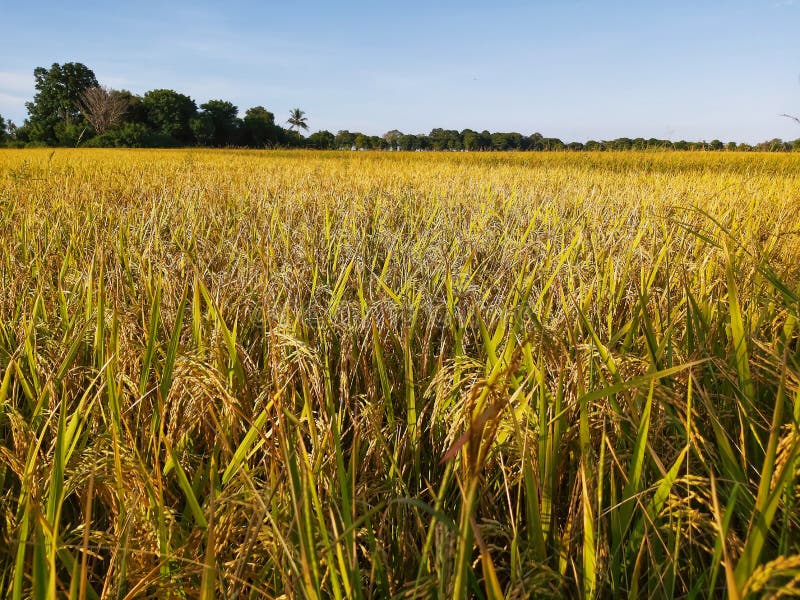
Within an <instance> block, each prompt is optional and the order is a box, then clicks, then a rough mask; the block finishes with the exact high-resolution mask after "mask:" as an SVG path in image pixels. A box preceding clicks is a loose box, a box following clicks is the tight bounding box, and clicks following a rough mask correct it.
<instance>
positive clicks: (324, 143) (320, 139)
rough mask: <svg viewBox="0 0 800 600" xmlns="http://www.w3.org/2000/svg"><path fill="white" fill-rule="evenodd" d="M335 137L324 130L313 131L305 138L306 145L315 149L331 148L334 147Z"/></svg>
mask: <svg viewBox="0 0 800 600" xmlns="http://www.w3.org/2000/svg"><path fill="white" fill-rule="evenodd" d="M335 139H336V137H335V136H334V135H333V134H332V133H331V132H330V131H326V130H324V129H323V130H322V131H315V132H314V133H312V134H311V135H310V136H308V139H307V140H306V145H307V146H308V147H309V148H316V149H317V150H331V149H333V148H334V140H335Z"/></svg>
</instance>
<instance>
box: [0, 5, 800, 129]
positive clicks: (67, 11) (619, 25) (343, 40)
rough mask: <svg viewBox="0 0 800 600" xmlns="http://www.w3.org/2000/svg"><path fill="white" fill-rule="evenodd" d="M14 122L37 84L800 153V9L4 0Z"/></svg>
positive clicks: (325, 124)
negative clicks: (83, 68) (163, 90)
mask: <svg viewBox="0 0 800 600" xmlns="http://www.w3.org/2000/svg"><path fill="white" fill-rule="evenodd" d="M0 23H2V32H0V114H2V115H3V116H4V117H6V118H11V119H13V120H14V121H16V122H18V123H19V122H21V121H22V120H24V118H25V108H24V102H25V101H26V100H29V99H30V98H31V97H32V96H33V93H34V89H33V76H32V72H33V69H34V67H36V66H49V65H50V64H51V63H53V62H68V61H79V62H83V63H85V64H86V65H87V66H89V67H91V68H92V69H93V70H94V71H95V73H96V74H97V77H98V79H99V80H100V82H101V83H103V84H105V85H109V86H111V87H115V88H126V89H130V90H131V91H134V92H138V93H144V92H146V91H147V90H149V89H154V88H160V87H170V88H173V89H176V90H178V91H180V92H183V93H186V94H189V95H190V96H192V98H194V99H195V100H196V101H197V102H198V104H199V103H201V102H205V101H206V100H209V99H216V98H221V99H225V100H230V101H232V102H233V103H234V104H236V105H237V106H238V107H239V109H240V111H241V112H242V113H244V111H245V110H246V109H247V108H249V107H251V106H255V105H263V106H266V107H267V108H268V109H270V110H272V111H273V112H274V113H275V114H276V117H277V118H278V119H279V120H285V119H286V118H287V116H288V112H289V109H291V108H293V107H295V106H297V107H300V108H302V109H304V110H305V111H306V112H307V113H308V115H309V124H310V126H311V129H312V130H316V129H329V130H331V131H334V132H335V131H337V130H338V129H350V130H351V131H355V130H360V131H364V132H365V133H370V134H381V133H383V132H385V131H387V130H389V129H393V128H397V129H400V130H402V131H404V132H411V133H418V132H427V131H429V130H430V129H431V128H432V127H445V128H452V129H459V130H460V129H463V128H465V127H470V128H474V129H489V130H492V131H520V132H522V133H525V134H530V133H533V132H534V131H539V132H541V133H543V134H544V135H546V136H557V137H560V138H562V139H564V140H570V141H571V140H578V141H584V140H586V139H590V138H594V139H610V138H615V137H620V136H629V137H636V136H643V137H659V138H671V139H682V138H683V139H693V140H694V139H696V140H702V139H706V140H711V139H714V138H719V139H722V140H725V141H727V140H730V139H733V140H737V141H748V142H754V141H762V140H765V139H770V138H773V137H781V138H784V139H795V138H800V126H798V125H797V124H796V123H794V122H792V121H790V120H788V119H785V118H781V117H779V116H778V115H779V114H780V113H784V112H788V113H793V114H798V113H800V0H733V1H728V2H722V1H719V2H708V1H703V0H698V1H694V2H684V1H677V0H676V1H674V2H667V1H662V2H650V1H647V0H641V1H639V2H636V3H634V2H599V1H598V2H588V1H570V0H564V1H556V0H543V1H533V2H516V1H510V2H503V1H497V2H481V3H479V2H472V1H468V0H464V1H462V2H455V1H450V0H445V1H443V2H436V3H435V5H434V3H433V2H417V1H416V0H411V1H406V2H345V1H342V2H339V3H321V2H305V3H298V2H289V1H277V2H244V1H239V0H228V1H227V2H224V3H210V2H203V1H197V2H191V3H190V2H184V1H182V0H176V1H173V2H170V3H163V4H162V3H161V2H150V1H148V0H143V1H141V2H135V3H133V2H114V3H110V2H98V1H95V0H86V1H84V2H80V3H71V4H68V3H64V2H50V1H47V0H44V1H40V2H31V1H26V2H21V1H17V0H14V1H11V0H0Z"/></svg>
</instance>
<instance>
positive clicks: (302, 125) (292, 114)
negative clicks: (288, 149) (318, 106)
mask: <svg viewBox="0 0 800 600" xmlns="http://www.w3.org/2000/svg"><path fill="white" fill-rule="evenodd" d="M306 121H308V117H306V113H305V111H302V110H300V109H299V108H293V109H292V110H291V111H289V120H288V121H286V122H287V123H289V124H290V125H291V127H289V129H290V130H292V129H294V128H295V127H297V128H298V129H305V130H306V131H308V123H306Z"/></svg>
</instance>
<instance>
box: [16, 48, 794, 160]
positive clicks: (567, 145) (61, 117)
mask: <svg viewBox="0 0 800 600" xmlns="http://www.w3.org/2000/svg"><path fill="white" fill-rule="evenodd" d="M33 77H34V81H35V88H36V94H35V96H34V98H33V100H32V101H31V102H27V103H26V105H25V106H26V108H27V110H28V118H27V119H26V120H25V122H24V123H23V124H22V125H20V126H17V125H15V124H14V123H12V122H10V121H6V120H4V119H3V117H2V116H1V115H0V145H5V146H12V147H35V146H83V147H130V148H142V147H181V146H206V147H218V148H222V147H246V148H315V149H320V150H326V149H331V150H333V149H338V150H405V151H426V150H431V151H462V150H470V151H514V150H517V151H553V150H556V151H580V150H595V151H602V150H648V149H672V150H712V151H721V150H728V151H749V150H760V151H771V152H786V151H791V150H794V151H800V139H797V140H794V141H793V142H785V141H783V140H781V139H773V140H769V141H766V142H762V143H760V144H755V145H749V144H743V143H738V144H737V143H736V142H727V143H724V142H722V141H720V140H712V141H711V142H705V141H702V142H687V141H677V142H676V141H671V140H663V139H656V138H649V139H645V138H627V137H622V138H617V139H615V140H599V141H595V140H590V141H588V142H585V143H582V142H564V141H562V140H560V139H559V138H551V137H545V136H543V135H542V134H540V133H533V134H531V135H527V136H526V135H523V134H521V133H517V132H489V131H486V130H484V131H475V130H472V129H464V130H462V131H457V130H454V129H441V128H435V129H433V130H431V132H430V133H428V134H408V133H403V132H401V131H398V130H396V129H393V130H391V131H388V132H386V133H385V134H384V135H383V136H376V135H366V134H364V133H361V132H351V131H348V130H340V131H338V132H337V133H336V134H333V133H331V132H330V131H325V130H323V131H316V132H314V133H312V134H310V135H308V136H307V137H304V136H303V135H302V134H301V133H300V132H301V131H307V130H308V117H307V116H306V114H305V113H304V112H303V111H302V110H300V109H299V108H296V109H293V110H292V111H291V112H290V114H289V118H288V119H287V120H286V124H287V125H288V127H283V126H281V125H280V124H279V123H277V122H276V120H275V115H274V114H273V113H272V112H270V111H269V110H267V109H266V108H264V107H263V106H254V107H252V108H249V109H247V110H246V111H245V113H244V116H243V117H240V116H239V109H238V107H236V106H235V105H233V104H232V103H231V102H228V101H226V100H209V101H208V102H205V103H203V104H200V105H199V106H198V105H197V103H196V102H195V101H194V100H193V99H192V98H190V97H189V96H187V95H185V94H181V93H179V92H176V91H175V90H171V89H155V90H150V91H148V92H146V93H145V94H143V95H137V94H134V93H132V92H129V91H127V90H114V89H110V88H108V87H105V86H101V85H100V83H99V82H98V81H97V77H96V76H95V74H94V72H93V71H92V70H91V69H90V68H89V67H87V66H86V65H84V64H82V63H76V62H68V63H64V64H58V63H54V64H53V65H52V66H51V67H50V68H49V69H47V68H45V67H37V68H36V69H34V71H33Z"/></svg>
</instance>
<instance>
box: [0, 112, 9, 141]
mask: <svg viewBox="0 0 800 600" xmlns="http://www.w3.org/2000/svg"><path fill="white" fill-rule="evenodd" d="M6 141H8V131H7V129H6V120H5V119H4V118H3V115H0V144H4V143H5V142H6Z"/></svg>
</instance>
